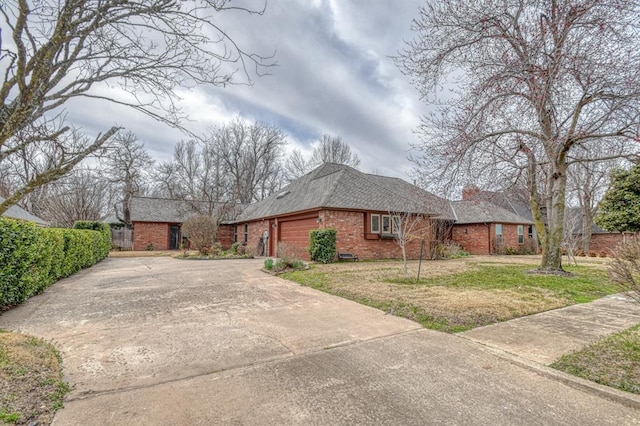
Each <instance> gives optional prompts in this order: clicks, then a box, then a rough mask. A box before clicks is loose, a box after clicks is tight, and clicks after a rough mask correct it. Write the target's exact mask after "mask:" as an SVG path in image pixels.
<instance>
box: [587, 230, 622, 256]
mask: <svg viewBox="0 0 640 426" xmlns="http://www.w3.org/2000/svg"><path fill="white" fill-rule="evenodd" d="M630 236H631V235H630V234H628V235H627V236H626V237H627V238H630ZM622 241H623V238H622V234H613V233H611V234H592V235H591V244H589V251H591V252H595V253H598V254H599V253H605V254H606V255H607V256H611V250H613V249H615V248H616V246H617V245H618V244H620V243H622ZM581 247H582V246H581V245H578V249H580V248H581Z"/></svg>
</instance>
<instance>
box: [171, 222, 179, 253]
mask: <svg viewBox="0 0 640 426" xmlns="http://www.w3.org/2000/svg"><path fill="white" fill-rule="evenodd" d="M179 248H180V227H179V226H178V225H171V226H169V250H178V249H179Z"/></svg>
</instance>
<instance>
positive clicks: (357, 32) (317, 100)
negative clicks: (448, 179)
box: [69, 0, 426, 178]
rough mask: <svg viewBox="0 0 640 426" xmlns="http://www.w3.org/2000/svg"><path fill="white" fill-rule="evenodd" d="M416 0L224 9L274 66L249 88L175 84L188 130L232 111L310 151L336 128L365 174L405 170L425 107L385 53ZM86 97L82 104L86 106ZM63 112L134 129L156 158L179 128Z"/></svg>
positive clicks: (124, 116)
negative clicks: (248, 11)
mask: <svg viewBox="0 0 640 426" xmlns="http://www.w3.org/2000/svg"><path fill="white" fill-rule="evenodd" d="M419 4H420V1H418V0H403V1H400V2H371V1H366V0H340V1H338V0H312V1H310V2H309V1H303V0H279V1H277V2H269V4H268V8H267V11H266V13H265V14H264V15H263V16H257V15H252V16H247V15H244V14H240V13H232V14H228V15H221V17H222V16H224V20H221V21H220V22H221V25H224V29H225V30H226V31H227V32H228V33H229V34H230V35H231V37H232V38H233V39H234V41H236V42H237V43H238V44H239V45H241V46H243V48H244V49H245V50H247V51H249V52H255V53H260V54H265V55H269V54H271V53H272V52H273V51H276V52H277V53H276V60H277V62H278V66H277V67H273V68H271V69H270V70H269V72H270V73H271V75H269V76H265V77H261V78H256V79H255V81H254V85H253V86H230V87H226V88H212V87H199V88H195V89H192V90H190V91H181V92H179V93H178V95H179V96H180V97H181V98H182V100H181V101H180V103H179V104H180V105H181V107H182V108H183V110H184V112H185V113H186V114H187V115H188V116H189V118H190V121H189V122H188V123H187V126H188V127H189V129H190V130H191V131H192V132H194V133H197V134H199V133H202V132H203V131H205V130H206V129H207V128H208V127H210V126H211V125H216V124H221V123H223V122H225V121H228V120H229V119H230V118H232V117H233V116H235V115H239V116H241V117H243V118H245V119H248V120H251V121H253V120H260V121H264V122H267V123H272V124H275V125H277V126H279V127H281V128H282V129H283V130H284V131H285V132H287V133H288V134H289V138H288V139H289V141H290V148H291V149H293V148H299V149H301V150H302V151H304V152H310V151H311V149H312V143H313V141H315V140H316V139H317V138H318V137H320V135H321V134H322V133H324V132H327V133H331V134H335V135H339V136H341V137H342V138H343V139H344V140H345V141H346V142H347V143H349V144H350V145H351V147H352V149H353V150H354V151H355V152H356V153H358V155H359V156H360V157H361V158H362V164H361V168H362V170H363V171H365V172H370V171H373V170H376V171H378V172H380V173H383V174H387V175H393V176H399V177H404V178H407V172H408V171H409V169H410V168H411V164H410V163H409V162H408V160H407V159H406V157H407V151H408V150H409V149H410V145H411V144H414V143H417V142H418V139H417V138H416V136H415V135H414V133H413V129H414V128H415V127H416V126H417V125H418V124H419V117H420V115H421V114H423V113H424V112H425V110H426V109H425V107H424V105H422V104H421V103H420V102H419V100H418V93H417V91H416V90H415V89H413V88H412V87H411V86H410V83H409V81H408V79H407V78H406V77H405V76H403V75H402V74H401V73H400V72H399V70H398V69H397V68H396V66H395V65H394V63H393V61H392V60H391V59H390V57H389V56H391V55H394V54H396V53H397V52H398V51H399V50H400V49H401V48H402V47H403V40H404V39H408V38H410V37H411V33H410V31H409V26H410V22H411V18H412V17H413V16H415V15H416V14H417V9H418V5H419ZM87 105H90V106H87ZM69 112H70V118H71V117H72V118H73V119H75V120H77V122H78V123H80V124H81V125H82V126H84V127H86V128H89V129H92V130H94V131H97V130H104V129H105V128H108V126H110V125H111V124H112V123H117V124H119V125H123V126H125V127H127V128H129V129H131V130H133V131H134V132H135V133H137V134H138V136H139V137H140V139H141V140H143V141H144V142H145V143H146V146H147V147H148V148H149V149H150V150H151V151H152V154H153V155H155V156H156V157H158V158H159V159H166V158H167V157H168V156H170V155H171V153H172V150H173V146H174V145H175V143H176V142H177V141H178V140H180V139H185V138H187V136H185V135H184V134H181V133H180V132H178V131H177V130H175V129H170V128H168V127H167V126H166V125H163V124H161V123H158V122H155V121H154V120H152V119H150V118H149V117H146V116H144V115H143V114H140V113H137V112H135V111H132V110H131V109H127V108H124V107H119V106H115V105H110V104H108V103H107V104H105V103H104V102H103V103H100V104H96V103H91V102H85V101H82V102H79V101H78V102H73V103H71V104H70V105H69Z"/></svg>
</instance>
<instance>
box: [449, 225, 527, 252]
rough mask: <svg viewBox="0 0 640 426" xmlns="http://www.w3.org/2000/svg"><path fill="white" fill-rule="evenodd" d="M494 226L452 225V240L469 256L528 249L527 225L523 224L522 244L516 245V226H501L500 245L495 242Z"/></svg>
mask: <svg viewBox="0 0 640 426" xmlns="http://www.w3.org/2000/svg"><path fill="white" fill-rule="evenodd" d="M495 225H496V224H494V223H490V224H487V223H472V224H466V225H465V224H461V225H454V226H453V230H452V231H453V232H452V239H453V241H454V242H455V243H457V244H460V246H461V247H462V249H463V250H465V251H467V252H469V253H471V254H477V255H482V254H498V253H501V252H502V253H504V252H505V250H506V249H507V248H510V249H514V250H516V251H524V250H526V249H528V248H530V246H531V244H530V243H529V244H527V243H528V235H527V232H528V225H524V224H523V232H524V240H523V241H524V242H523V243H522V244H519V243H518V225H517V224H512V223H504V224H502V244H500V242H499V241H496V227H495Z"/></svg>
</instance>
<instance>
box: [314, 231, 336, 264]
mask: <svg viewBox="0 0 640 426" xmlns="http://www.w3.org/2000/svg"><path fill="white" fill-rule="evenodd" d="M336 236H337V233H336V230H335V229H332V228H325V229H313V230H311V231H309V257H310V258H311V260H313V261H315V262H320V263H331V262H333V261H334V259H335V257H336Z"/></svg>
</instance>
